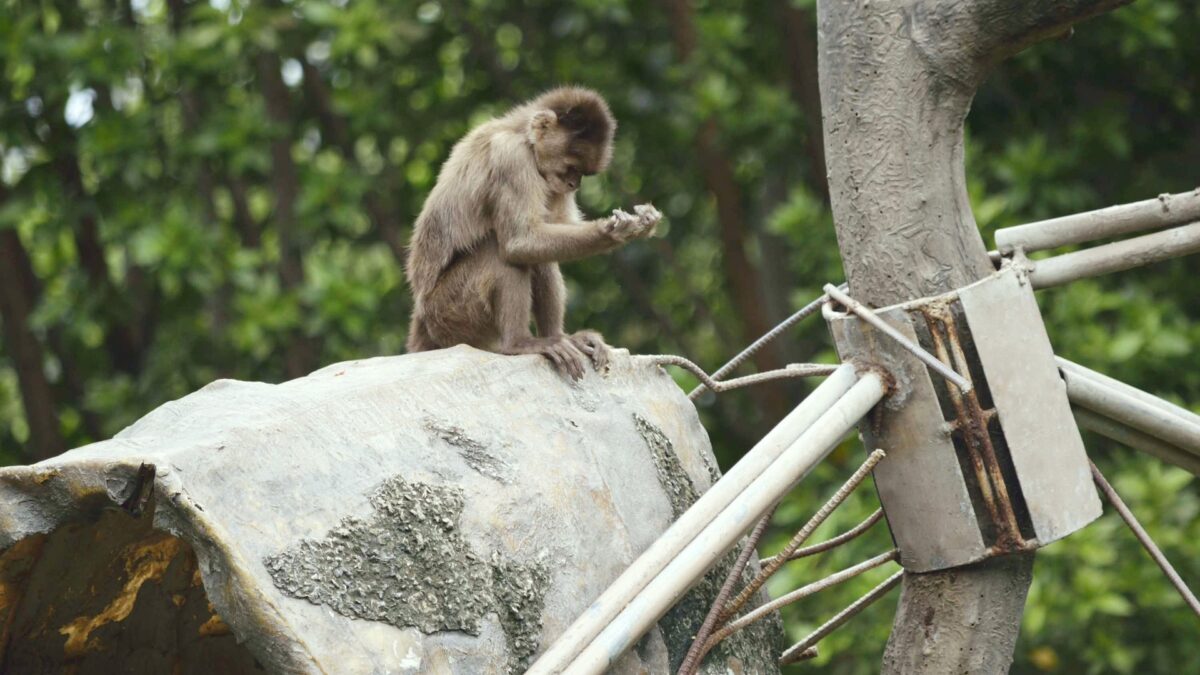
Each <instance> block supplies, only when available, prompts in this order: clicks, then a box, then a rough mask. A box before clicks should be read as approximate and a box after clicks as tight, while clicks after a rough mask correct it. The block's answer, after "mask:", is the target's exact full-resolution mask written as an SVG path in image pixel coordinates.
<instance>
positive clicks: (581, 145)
mask: <svg viewBox="0 0 1200 675" xmlns="http://www.w3.org/2000/svg"><path fill="white" fill-rule="evenodd" d="M532 106H533V109H534V111H535V112H534V113H533V115H532V116H531V117H530V120H529V133H528V137H529V142H530V144H531V145H532V146H533V156H534V160H535V161H536V162H537V169H538V173H540V174H542V177H543V178H545V179H546V183H547V184H548V185H549V186H550V190H551V192H554V193H558V194H566V193H568V192H574V191H575V190H578V189H579V182H580V180H581V179H582V177H583V176H591V175H593V174H596V173H599V172H601V171H603V170H604V169H606V168H607V167H608V162H609V160H610V159H612V139H613V133H614V132H616V130H617V121H616V120H615V119H614V118H613V116H612V112H610V111H609V109H608V104H607V103H605V102H604V99H603V98H602V97H601V96H600V94H597V93H596V92H594V91H592V90H590V89H584V88H582V87H560V88H558V89H552V90H550V91H548V92H546V93H545V94H542V95H541V96H539V97H537V98H536V99H534V101H533V103H532Z"/></svg>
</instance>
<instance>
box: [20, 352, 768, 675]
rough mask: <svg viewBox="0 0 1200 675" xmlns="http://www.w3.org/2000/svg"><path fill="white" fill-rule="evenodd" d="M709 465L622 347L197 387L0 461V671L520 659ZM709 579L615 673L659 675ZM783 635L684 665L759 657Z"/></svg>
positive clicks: (384, 665) (290, 667) (712, 469)
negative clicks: (607, 362)
mask: <svg viewBox="0 0 1200 675" xmlns="http://www.w3.org/2000/svg"><path fill="white" fill-rule="evenodd" d="M716 475H717V469H716V465H715V462H714V460H713V457H712V452H711V449H710V446H709V442H708V438H707V436H706V434H705V432H704V429H703V428H702V427H701V425H700V423H699V420H698V418H697V415H696V411H695V409H694V408H693V407H692V405H691V403H690V402H689V401H688V400H687V398H686V397H685V396H684V395H683V393H682V392H681V391H680V390H679V388H678V387H677V386H676V385H675V384H674V382H673V381H672V380H671V379H670V378H669V377H668V376H667V375H666V374H665V373H664V372H663V371H662V370H661V369H660V368H658V367H657V366H655V365H653V364H652V363H651V362H649V361H648V360H646V359H644V358H638V357H630V356H628V355H627V354H624V353H623V352H617V353H616V354H615V355H614V361H613V364H612V366H611V368H610V370H609V372H608V373H606V374H603V375H599V374H596V373H590V372H589V373H588V375H587V376H586V377H585V378H584V380H583V381H582V382H580V383H572V382H569V381H567V380H566V379H564V378H562V377H561V376H559V375H557V374H556V373H554V372H553V371H552V370H551V369H550V368H549V367H548V365H547V364H546V363H544V362H543V361H542V360H541V359H540V358H537V357H503V356H497V355H494V354H488V353H485V352H481V351H477V350H474V349H470V348H467V347H459V348H455V349H449V350H442V351H438V352H429V353H423V354H414V355H408V356H402V357H387V358H375V359H368V360H363V361H354V362H348V363H341V364H337V365H333V366H329V367H327V368H324V369H322V370H319V371H317V372H315V373H313V374H311V375H309V376H308V377H304V378H300V379H297V380H293V381H290V382H286V383H283V384H280V385H267V384H261V383H249V382H236V381H230V380H221V381H218V382H214V383H212V384H210V385H209V386H207V387H204V388H203V389H201V390H200V391H198V392H196V393H194V394H191V395H190V396H187V397H184V398H182V399H180V400H178V401H174V402H171V403H168V404H166V405H163V406H162V407H160V408H158V409H157V410H155V411H153V412H151V413H150V414H149V415H146V416H145V417H143V418H142V419H141V420H139V421H138V422H136V423H135V424H133V425H132V426H130V427H129V428H127V429H126V430H124V431H122V432H121V433H120V434H118V435H117V436H116V437H115V438H113V439H112V440H109V441H104V442H102V443H96V444H93V445H90V446H87V447H84V448H80V449H77V450H74V451H72V452H69V453H67V454H65V455H63V456H60V457H57V458H54V459H51V460H48V461H45V462H42V463H40V464H37V465H34V466H29V467H10V468H7V469H3V470H0V549H3V550H4V553H3V554H2V555H0V626H6V628H4V629H3V630H4V632H3V633H0V650H3V651H2V652H0V664H3V668H4V670H5V671H6V672H43V671H58V670H61V668H62V667H63V665H64V664H68V663H71V664H75V665H76V667H77V668H78V670H77V672H80V673H87V672H113V670H112V669H113V668H114V667H116V666H120V670H121V671H122V672H156V673H157V672H170V671H171V669H173V668H174V669H175V671H176V672H184V673H188V672H197V673H200V672H227V673H241V672H259V671H262V670H265V671H270V672H304V673H309V672H314V673H315V672H324V673H463V674H479V673H515V672H522V671H523V670H524V668H525V667H526V666H527V665H528V664H529V663H530V662H531V660H532V658H533V657H534V655H535V654H536V653H537V652H538V651H540V650H541V649H543V648H545V647H546V646H547V645H548V644H549V642H550V641H551V640H553V638H554V637H555V636H557V635H558V634H560V633H561V632H562V631H563V630H564V629H565V628H566V626H567V625H569V624H570V622H571V620H572V619H573V618H574V617H575V616H576V615H577V614H578V613H579V612H580V611H581V610H582V609H583V608H584V607H586V606H587V605H588V604H589V603H590V602H591V600H592V599H593V598H595V596H597V595H598V594H599V593H600V592H601V591H602V590H603V589H604V588H605V587H606V586H607V585H608V584H609V583H610V582H611V581H612V580H613V579H614V578H615V577H616V576H617V574H619V573H620V572H621V570H623V569H624V567H625V566H626V565H628V564H629V563H630V562H631V561H632V560H633V559H634V558H635V557H636V556H637V554H638V553H640V552H641V551H642V550H644V549H645V548H646V547H647V546H648V545H649V544H650V543H651V542H652V541H654V539H655V538H656V537H657V536H658V535H659V534H660V533H661V532H662V531H663V530H664V529H666V527H667V525H668V524H669V523H670V522H671V520H672V519H673V518H674V517H676V516H677V515H678V514H679V513H680V512H681V511H682V510H683V509H685V508H686V507H687V505H688V504H690V503H691V502H692V501H694V499H695V498H696V495H697V494H699V493H700V492H702V491H704V490H705V489H707V488H708V486H709V485H711V483H712V481H713V480H714V479H715V477H716ZM717 586H719V580H716V579H715V576H712V577H710V578H709V579H708V580H706V581H705V582H704V583H702V584H701V585H700V586H699V587H697V589H696V590H694V591H693V592H692V593H691V594H690V595H689V597H688V598H686V599H685V601H684V602H683V603H681V604H680V605H679V607H677V608H676V609H675V610H673V611H672V612H671V613H670V614H668V615H667V616H666V617H665V618H664V619H663V621H661V622H660V624H659V626H658V628H657V629H656V630H654V631H652V632H651V634H650V635H648V636H647V637H646V638H645V639H643V640H642V642H641V643H639V645H638V646H637V648H636V649H635V650H632V651H631V652H630V653H629V654H627V655H626V656H625V658H624V659H623V660H622V661H621V663H620V664H619V665H618V667H617V668H616V669H615V672H621V673H667V672H669V671H671V672H673V666H675V665H677V664H678V662H679V660H680V659H681V658H682V657H683V654H684V652H685V651H686V648H687V640H688V639H689V636H690V635H691V634H692V632H693V631H694V630H695V628H696V627H697V626H698V624H699V621H700V619H702V618H703V612H704V611H705V610H706V609H707V604H708V602H709V601H710V600H711V596H712V594H714V593H715V591H716V588H717ZM781 638H782V634H781V631H780V629H779V626H778V624H777V623H774V624H767V625H765V626H763V627H761V628H758V629H756V630H752V631H748V632H747V633H746V634H744V635H743V636H742V637H740V638H738V639H735V640H732V641H729V643H728V644H726V645H724V646H723V647H722V648H721V649H719V650H718V651H717V652H715V653H714V654H713V656H712V657H710V659H709V661H708V664H707V666H706V672H712V673H717V672H720V673H725V672H727V671H731V672H741V673H769V672H778V671H777V668H776V666H775V665H774V658H773V656H774V654H776V653H778V651H777V649H778V644H777V641H778V640H779V639H781ZM214 669H216V670H214Z"/></svg>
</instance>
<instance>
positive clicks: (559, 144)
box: [533, 128, 584, 194]
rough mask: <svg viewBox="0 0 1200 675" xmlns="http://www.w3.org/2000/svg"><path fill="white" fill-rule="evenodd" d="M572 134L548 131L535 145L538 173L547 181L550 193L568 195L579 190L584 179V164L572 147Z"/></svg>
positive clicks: (558, 130)
mask: <svg viewBox="0 0 1200 675" xmlns="http://www.w3.org/2000/svg"><path fill="white" fill-rule="evenodd" d="M572 140H573V139H572V138H571V134H570V133H569V132H566V131H564V130H563V129H561V128H554V129H548V130H546V131H545V132H544V133H542V134H541V137H540V138H539V139H538V140H537V142H536V143H534V146H533V155H534V158H535V160H536V161H537V168H538V173H540V174H542V178H544V179H546V184H547V186H548V187H549V188H550V192H552V193H554V194H567V193H570V192H574V191H576V190H578V189H579V182H580V181H581V180H582V179H583V175H584V167H583V162H582V160H581V159H580V157H579V156H578V153H577V152H576V151H575V150H576V149H575V148H574V147H572V146H573V145H575V143H573V142H572Z"/></svg>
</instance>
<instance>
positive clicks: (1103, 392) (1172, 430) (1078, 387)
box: [1061, 370, 1200, 455]
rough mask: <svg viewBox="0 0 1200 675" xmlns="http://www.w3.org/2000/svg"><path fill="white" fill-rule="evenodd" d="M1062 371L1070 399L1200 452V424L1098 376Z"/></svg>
mask: <svg viewBox="0 0 1200 675" xmlns="http://www.w3.org/2000/svg"><path fill="white" fill-rule="evenodd" d="M1061 372H1062V374H1063V379H1065V380H1066V381H1067V398H1068V399H1070V401H1071V403H1074V404H1075V405H1078V406H1080V407H1083V408H1087V409H1088V410H1091V411H1092V412H1095V413H1099V414H1101V415H1103V416H1105V417H1109V418H1112V419H1114V420H1116V421H1118V422H1120V423H1121V424H1124V425H1126V426H1130V427H1133V428H1134V429H1137V430H1138V431H1141V432H1143V433H1146V434H1149V435H1151V436H1153V437H1155V438H1158V439H1160V440H1163V441H1166V442H1167V443H1170V444H1172V445H1174V446H1176V447H1178V448H1180V449H1182V450H1186V451H1188V452H1190V453H1192V454H1194V455H1200V424H1196V423H1194V422H1193V421H1191V420H1190V419H1188V418H1186V417H1180V416H1179V415H1175V414H1172V413H1171V411H1169V410H1164V409H1162V408H1161V407H1160V406H1156V405H1152V404H1150V403H1148V402H1146V401H1143V400H1141V399H1140V398H1135V397H1133V396H1131V395H1130V394H1127V393H1125V392H1123V391H1121V390H1120V389H1117V388H1116V387H1113V386H1111V385H1108V384H1104V383H1102V382H1100V381H1099V380H1094V379H1092V378H1090V377H1087V376H1081V375H1080V374H1078V373H1076V372H1073V371H1070V370H1063V371H1061ZM1164 403H1165V401H1164Z"/></svg>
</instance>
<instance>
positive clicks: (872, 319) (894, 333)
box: [825, 284, 972, 392]
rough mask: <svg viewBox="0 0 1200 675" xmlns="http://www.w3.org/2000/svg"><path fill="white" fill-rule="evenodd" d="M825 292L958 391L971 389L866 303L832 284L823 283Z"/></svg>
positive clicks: (960, 376) (967, 382)
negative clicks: (948, 381) (949, 382)
mask: <svg viewBox="0 0 1200 675" xmlns="http://www.w3.org/2000/svg"><path fill="white" fill-rule="evenodd" d="M825 293H826V294H828V295H829V297H831V298H833V299H834V300H837V301H838V303H839V304H841V305H842V306H844V307H845V308H846V309H848V310H850V311H851V312H853V313H854V314H855V315H857V316H858V318H860V319H862V320H863V321H866V322H867V323H869V324H871V325H872V326H874V327H875V328H876V329H878V330H879V331H880V332H881V333H883V334H884V335H886V336H888V337H890V338H891V339H893V340H895V341H896V342H897V343H898V344H899V345H900V346H901V347H904V348H905V349H907V350H908V351H910V352H912V355H913V356H915V357H917V358H918V359H920V360H921V361H923V362H924V363H925V365H927V366H929V367H930V368H932V369H934V370H935V371H937V373H938V374H939V375H941V376H942V377H944V378H946V379H947V380H950V381H951V382H953V383H954V386H956V387H958V389H959V391H962V392H968V391H970V390H971V386H972V385H971V382H970V380H968V379H966V378H964V377H963V376H962V375H959V374H958V373H956V372H954V370H953V369H952V368H950V366H947V365H946V364H944V363H942V362H941V361H939V360H938V359H937V357H935V356H934V355H933V354H930V353H929V352H927V351H925V350H924V349H922V348H921V346H920V345H918V344H917V343H915V342H913V341H912V340H909V339H908V338H907V337H905V336H904V335H902V334H901V333H900V331H898V330H896V329H895V328H892V327H891V326H890V325H888V323H887V322H886V321H884V320H883V319H880V318H879V316H878V315H877V314H875V312H873V311H871V310H870V309H869V308H868V307H867V306H866V305H864V304H862V303H861V302H859V301H857V300H855V299H854V298H852V297H850V296H849V295H846V294H845V293H843V292H841V291H840V290H838V289H837V288H836V287H834V285H833V284H825Z"/></svg>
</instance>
